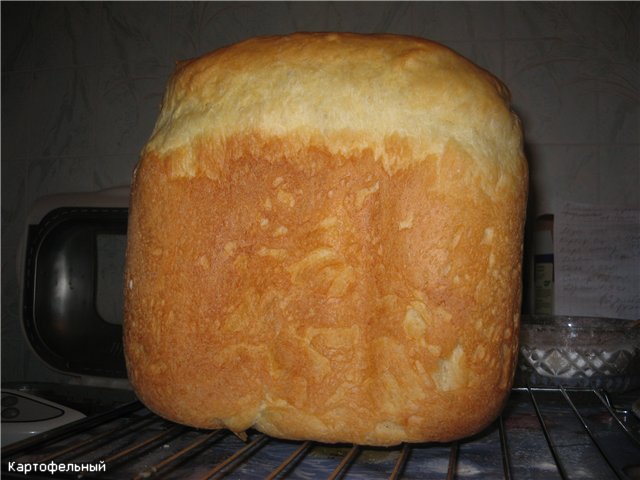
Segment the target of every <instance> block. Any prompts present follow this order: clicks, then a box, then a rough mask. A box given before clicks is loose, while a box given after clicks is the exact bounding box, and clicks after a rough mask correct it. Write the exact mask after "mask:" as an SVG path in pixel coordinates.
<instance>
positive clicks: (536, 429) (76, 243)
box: [2, 188, 640, 479]
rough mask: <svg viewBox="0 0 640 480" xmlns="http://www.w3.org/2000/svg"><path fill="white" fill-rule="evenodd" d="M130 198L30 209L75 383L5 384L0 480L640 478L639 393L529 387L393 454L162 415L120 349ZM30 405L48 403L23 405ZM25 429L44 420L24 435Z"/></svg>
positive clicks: (46, 327)
mask: <svg viewBox="0 0 640 480" xmlns="http://www.w3.org/2000/svg"><path fill="white" fill-rule="evenodd" d="M127 202H128V189H126V188H123V189H115V190H108V191H102V192H98V193H90V194H74V195H56V196H52V197H47V198H45V199H43V200H42V201H39V202H38V203H37V204H36V205H35V206H34V209H33V210H32V212H31V214H30V216H29V217H28V228H27V233H26V235H25V241H24V244H23V251H22V254H21V255H20V256H19V257H20V258H19V259H18V262H19V270H20V271H21V281H22V299H23V310H22V324H23V328H24V334H25V336H26V338H27V339H28V341H29V344H30V345H31V348H32V349H33V350H34V352H35V353H36V354H37V355H38V356H39V357H40V358H42V359H43V360H44V361H45V362H47V364H48V365H49V366H50V367H51V368H52V369H54V370H56V371H57V372H61V373H63V374H65V375H67V376H68V378H69V381H68V382H65V383H60V384H52V383H50V382H49V383H33V382H31V383H16V382H14V383H12V384H3V393H2V433H3V448H2V475H3V476H6V477H7V478H24V477H25V476H30V477H36V478H37V477H38V476H40V477H42V478H45V477H46V478H51V477H52V476H53V477H57V478H71V477H73V478H77V477H78V476H79V475H80V476H82V477H89V478H94V477H95V478H113V479H121V478H180V479H182V478H195V479H205V478H221V477H225V478H227V477H228V478H243V479H244V478H249V479H251V478H256V479H263V478H270V479H275V478H332V479H334V478H356V479H357V478H362V479H364V478H366V479H369V478H374V479H375V478H406V479H419V478H420V479H422V478H482V479H487V478H508V479H510V478H561V479H562V478H593V479H606V478H623V479H638V478H640V419H639V418H637V417H636V416H635V415H634V414H633V412H632V408H631V404H632V403H633V401H634V400H635V399H636V398H637V392H636V393H635V395H633V394H627V393H620V394H616V396H610V395H608V394H607V392H605V391H602V390H594V389H584V388H554V387H528V386H526V385H525V386H518V387H515V388H514V389H513V391H512V394H511V396H510V397H509V401H508V404H507V405H506V408H505V410H504V411H503V414H502V415H501V416H500V417H499V419H498V420H497V421H496V422H495V423H494V424H493V425H491V426H490V427H489V428H487V429H486V430H485V431H483V432H481V433H480V434H478V435H476V436H473V437H471V438H467V439H463V440H460V441H456V442H452V443H448V444H404V445H401V446H398V447H393V448H371V447H364V446H358V445H344V444H338V445H325V444H320V443H315V442H295V441H285V440H279V439H275V438H270V437H267V436H265V435H262V434H260V433H257V432H254V431H248V432H246V437H243V438H240V437H239V436H236V435H234V434H232V433H230V432H228V431H225V430H214V431H206V430H199V429H194V428H190V427H187V426H182V425H177V424H174V423H171V422H169V421H166V420H164V419H162V418H160V417H158V416H157V415H155V414H154V413H153V412H151V411H149V410H148V409H147V408H145V407H144V406H143V405H142V404H141V403H140V402H139V401H137V400H136V399H135V397H134V395H133V393H132V392H131V390H130V389H129V386H128V383H127V380H126V371H125V368H124V362H123V357H122V343H121V325H120V323H121V318H122V299H121V283H122V279H121V277H122V268H123V265H124V252H125V247H126V226H127ZM29 402H33V403H31V406H32V407H33V406H34V405H37V406H38V408H31V409H28V408H26V406H27V404H28V403H29ZM21 407H25V408H21ZM23 410H24V411H23ZM34 412H35V413H34ZM76 412H79V413H76ZM27 414H29V415H31V417H28V418H27V417H25V415H27ZM21 415H22V420H23V421H22V422H21ZM26 424H28V425H29V426H30V427H34V428H29V429H27V430H29V432H28V434H25V433H20V432H19V430H20V428H19V427H24V426H25V425H26ZM21 430H23V431H24V430H25V429H24V428H22V429H21ZM9 434H11V435H13V436H10V435H9ZM25 437H29V438H25ZM5 438H6V440H7V443H6V444H5V443H4V442H5ZM15 440H18V441H15ZM14 441H15V442H14Z"/></svg>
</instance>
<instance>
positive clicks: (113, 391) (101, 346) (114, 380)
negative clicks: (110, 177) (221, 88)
mask: <svg viewBox="0 0 640 480" xmlns="http://www.w3.org/2000/svg"><path fill="white" fill-rule="evenodd" d="M128 197H129V189H128V187H122V188H114V189H109V190H105V191H101V192H91V193H80V194H61V195H51V196H47V197H43V198H41V199H39V200H38V201H36V202H35V204H34V205H33V207H32V208H31V211H30V212H29V214H28V217H27V221H26V229H25V231H24V235H23V241H22V243H21V245H20V253H19V255H18V259H17V262H18V265H17V270H18V278H19V281H20V286H21V298H22V309H21V312H20V313H21V326H22V331H23V334H24V336H25V337H26V339H27V341H28V345H29V346H30V348H31V349H32V350H33V352H34V353H35V354H36V355H37V356H38V357H39V358H40V359H41V360H43V361H44V362H45V363H46V364H47V365H48V366H49V367H51V368H52V369H53V370H55V371H56V372H59V373H61V374H63V377H62V378H64V379H65V381H63V382H60V383H52V382H11V383H3V385H2V445H3V446H4V445H6V444H9V443H13V442H14V441H16V440H21V439H23V438H26V437H29V436H31V435H34V434H37V433H42V432H45V431H48V430H50V429H52V428H55V427H57V426H61V425H65V424H67V423H69V422H72V421H74V420H77V419H78V418H82V417H85V416H86V415H91V414H93V413H96V412H98V411H102V410H104V409H107V408H112V407H113V406H115V405H118V404H121V403H123V402H125V401H131V400H132V399H133V398H134V396H133V394H132V393H131V391H130V388H128V383H127V381H126V370H125V366H124V358H123V354H122V326H121V324H122V294H121V287H120V284H121V280H120V278H121V277H122V268H123V266H122V260H123V257H124V250H125V247H126V230H127V204H128Z"/></svg>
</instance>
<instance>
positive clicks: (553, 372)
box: [515, 315, 640, 392]
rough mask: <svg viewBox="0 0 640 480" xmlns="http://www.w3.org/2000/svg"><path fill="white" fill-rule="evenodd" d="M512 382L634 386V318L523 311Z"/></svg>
mask: <svg viewBox="0 0 640 480" xmlns="http://www.w3.org/2000/svg"><path fill="white" fill-rule="evenodd" d="M515 384H516V386H531V387H558V386H564V387H574V388H595V389H604V390H606V391H608V392H623V391H627V390H632V389H634V388H638V387H640V322H638V321H630V320H621V319H614V318H596V317H568V316H538V315H533V316H527V315H523V317H522V322H521V327H520V358H519V361H518V368H517V372H516V379H515Z"/></svg>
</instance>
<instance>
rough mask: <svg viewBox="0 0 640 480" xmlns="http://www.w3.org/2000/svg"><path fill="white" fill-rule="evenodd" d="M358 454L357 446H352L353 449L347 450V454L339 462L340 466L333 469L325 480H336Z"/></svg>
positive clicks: (358, 447) (358, 448)
mask: <svg viewBox="0 0 640 480" xmlns="http://www.w3.org/2000/svg"><path fill="white" fill-rule="evenodd" d="M359 452H360V446H359V445H354V446H353V447H351V450H349V453H348V454H347V455H346V456H345V457H344V458H343V459H342V461H341V462H340V465H338V466H337V467H336V468H335V470H334V471H333V472H331V475H329V477H328V479H327V480H335V479H336V478H338V477H339V476H340V475H341V474H342V473H343V471H346V469H347V468H348V467H349V465H351V463H352V462H353V461H354V460H355V458H356V457H357V456H358V453H359Z"/></svg>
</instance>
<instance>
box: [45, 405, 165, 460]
mask: <svg viewBox="0 0 640 480" xmlns="http://www.w3.org/2000/svg"><path fill="white" fill-rule="evenodd" d="M155 420H156V419H155V414H153V413H151V412H149V413H148V414H147V415H145V416H143V417H140V418H137V419H135V420H134V421H133V422H131V423H129V424H128V425H125V426H124V427H123V426H121V425H119V426H117V427H115V428H111V429H109V430H107V431H105V432H102V433H98V434H96V435H93V436H92V437H91V438H89V439H83V440H80V441H78V442H77V443H74V444H72V445H69V446H68V447H65V448H63V449H61V450H58V451H56V452H52V453H50V454H49V455H45V456H44V457H41V458H38V462H40V463H48V462H50V461H52V460H55V459H58V458H60V457H62V456H63V455H67V454H68V453H71V452H74V453H75V454H76V455H79V454H81V453H83V452H87V451H89V450H92V449H93V448H94V446H95V444H96V443H99V442H100V441H101V440H104V439H105V438H109V437H112V439H113V440H117V439H119V438H122V437H124V436H126V435H128V434H130V433H131V432H132V431H135V430H139V429H140V428H142V427H144V426H145V425H148V424H149V423H153V422H154V421H155ZM133 427H137V428H133Z"/></svg>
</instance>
